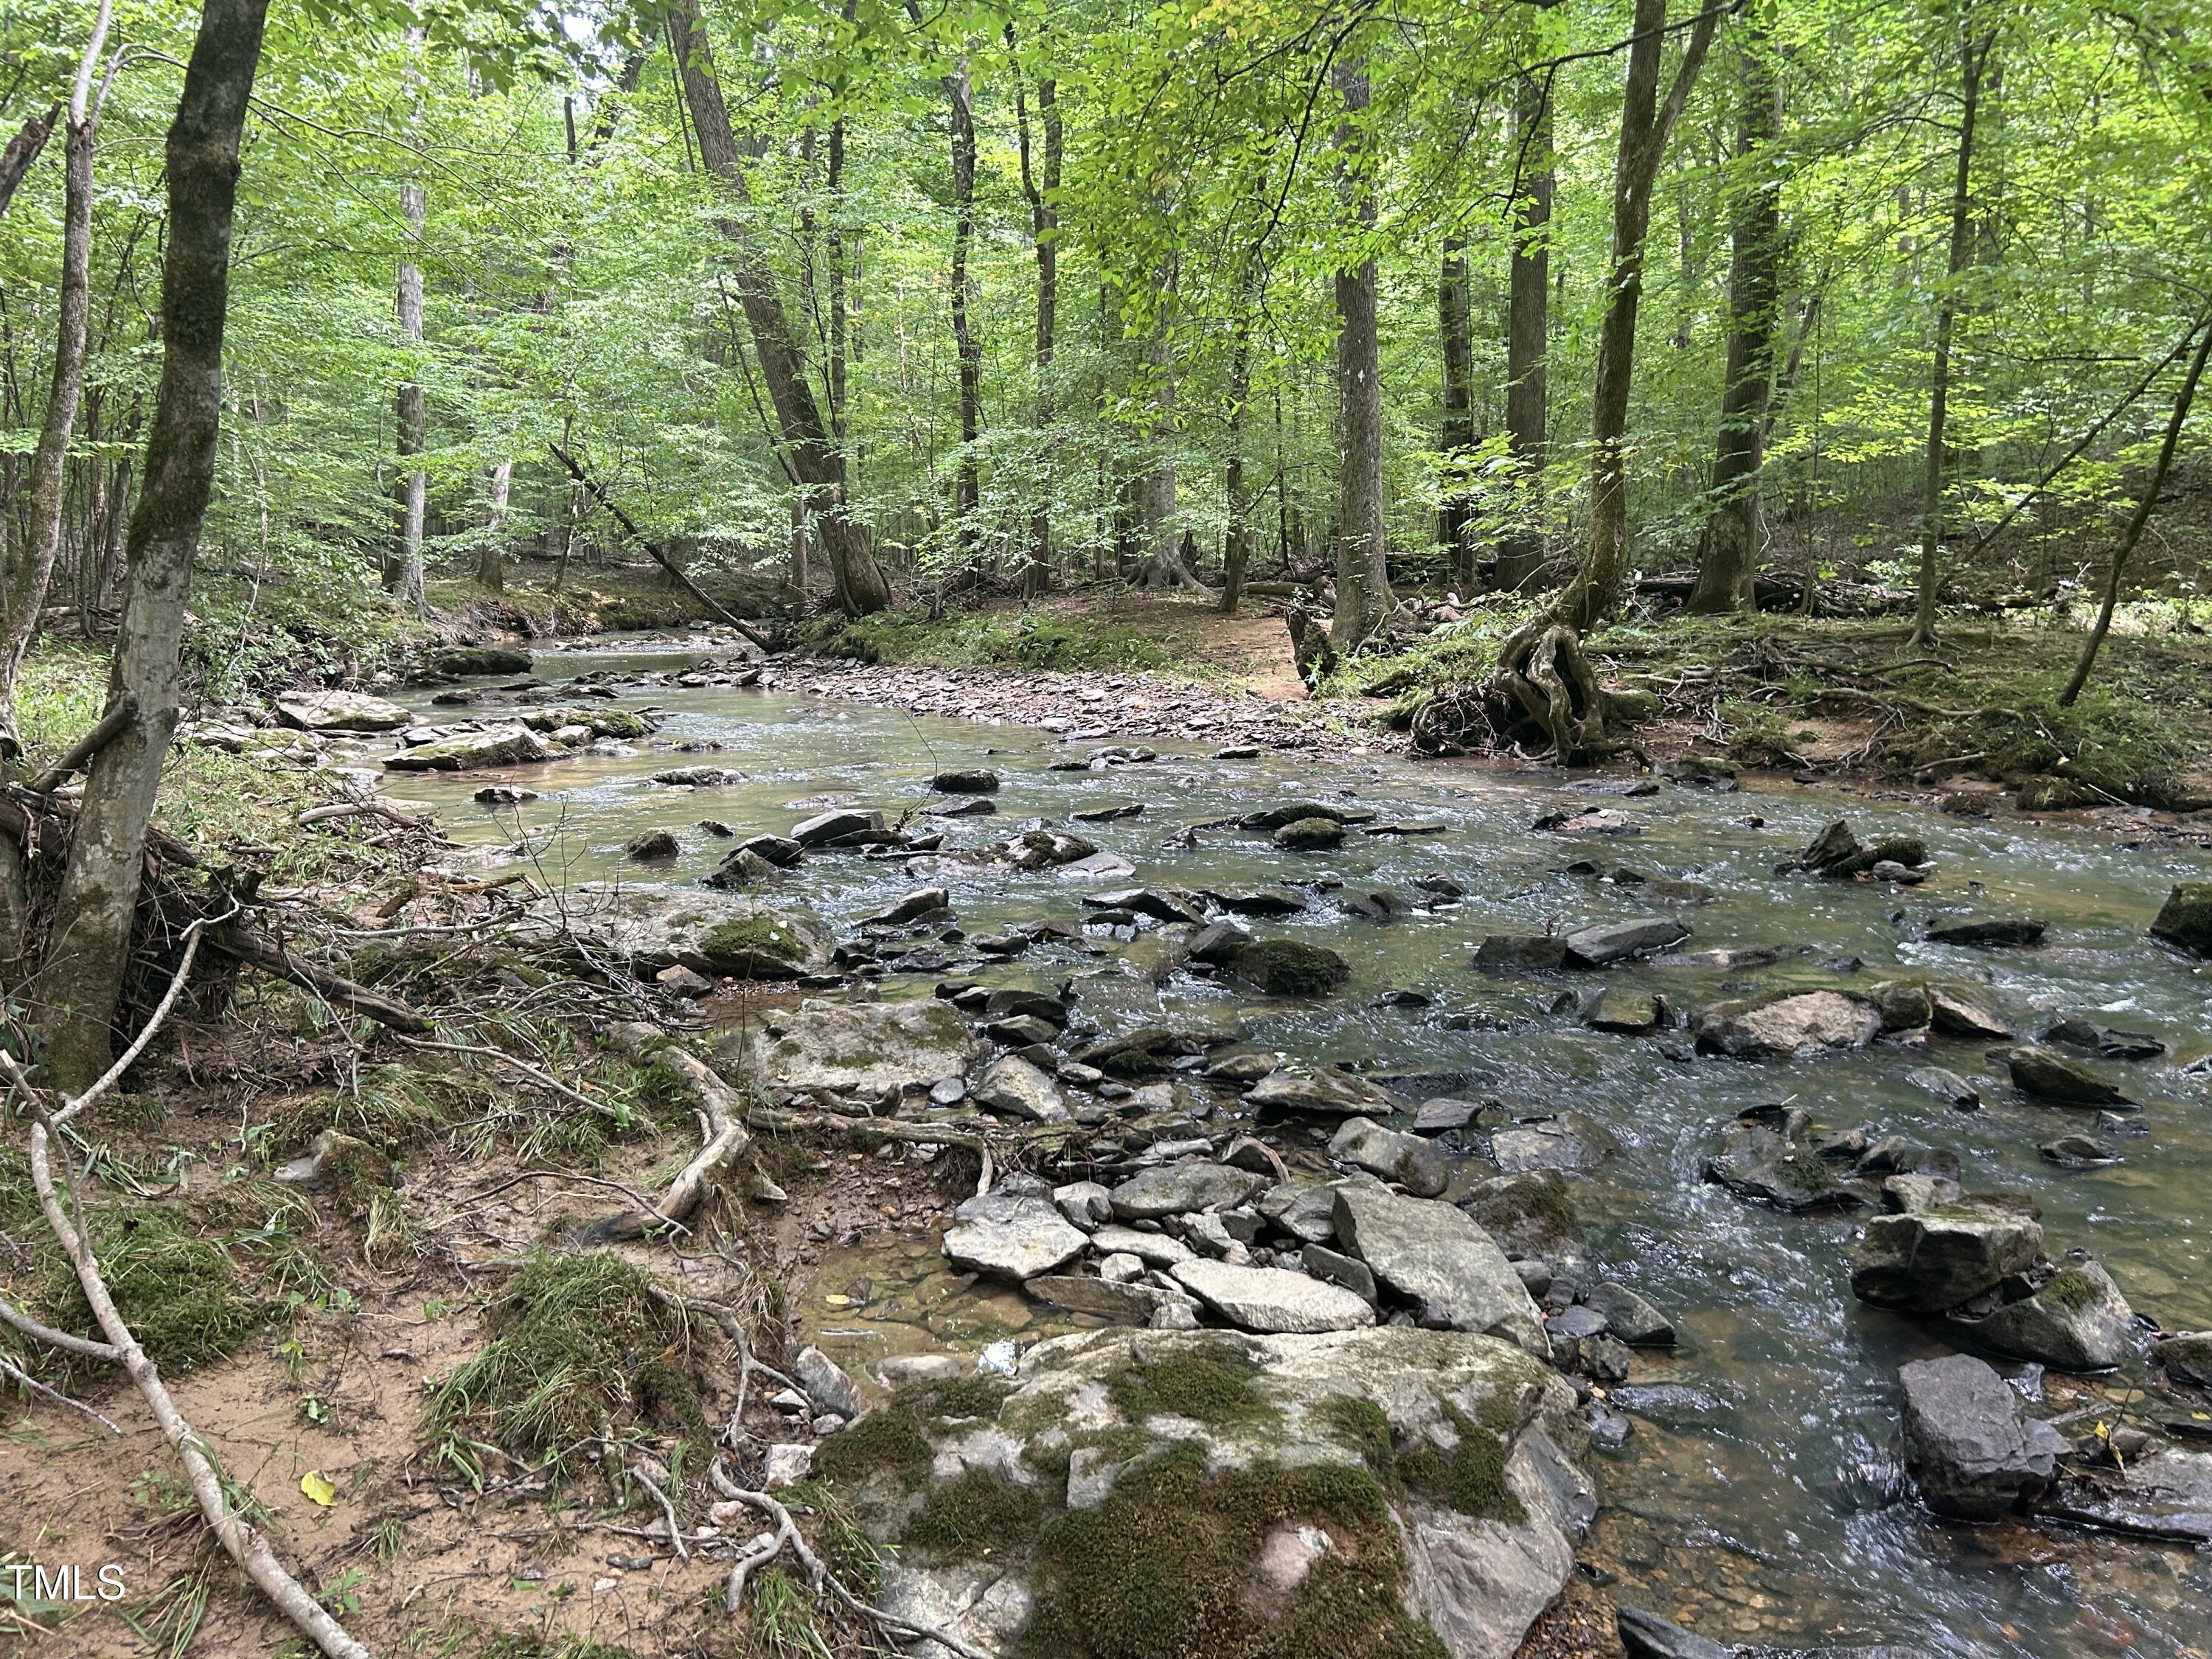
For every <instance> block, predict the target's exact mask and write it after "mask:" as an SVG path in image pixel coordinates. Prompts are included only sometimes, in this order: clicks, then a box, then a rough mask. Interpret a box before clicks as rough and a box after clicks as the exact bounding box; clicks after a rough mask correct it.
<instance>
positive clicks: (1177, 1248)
mask: <svg viewBox="0 0 2212 1659" xmlns="http://www.w3.org/2000/svg"><path fill="white" fill-rule="evenodd" d="M1091 1249H1094V1250H1099V1251H1103V1252H1105V1253H1106V1254H1109V1255H1133V1256H1135V1257H1136V1258H1137V1260H1138V1261H1141V1262H1143V1263H1144V1264H1145V1265H1146V1267H1174V1266H1175V1264H1176V1262H1178V1261H1189V1260H1190V1259H1191V1248H1190V1246H1189V1245H1188V1244H1186V1243H1183V1242H1182V1240H1181V1239H1179V1238H1170V1237H1168V1235H1167V1234H1165V1233H1145V1232H1139V1231H1137V1230H1136V1229H1135V1228H1134V1227H1123V1226H1121V1225H1116V1224H1113V1223H1109V1224H1108V1225H1105V1226H1103V1227H1101V1228H1099V1229H1098V1231H1097V1232H1095V1233H1093V1234H1091Z"/></svg>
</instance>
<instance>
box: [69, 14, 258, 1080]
mask: <svg viewBox="0 0 2212 1659" xmlns="http://www.w3.org/2000/svg"><path fill="white" fill-rule="evenodd" d="M267 8H268V0H205V4H204V9H203V10H202V12H201V14H200V24H199V33H198V35H197V38H196V39H195V40H194V41H193V44H192V55H191V62H190V64H188V65H187V66H186V68H185V82H184V91H183V94H182V96H181V97H180V98H179V101H178V104H177V113H176V118H175V119H174V120H173V122H172V123H171V124H170V126H169V136H168V144H167V163H168V195H169V222H168V246H167V254H166V256H165V258H164V260H163V264H162V273H161V388H160V390H159V392H157V393H156V394H155V405H154V423H153V429H152V432H151V434H150V435H149V438H148V441H147V446H146V481H145V485H144V487H143V489H142V490H141V491H140V493H139V497H138V506H137V511H136V512H135V513H132V514H131V532H130V538H129V574H128V577H127V579H126V584H125V595H124V602H123V620H122V624H121V629H120V632H119V635H118V639H117V641H116V646H115V658H114V666H113V669H112V672H111V674H110V677H109V683H108V690H109V696H110V698H111V700H112V701H113V702H121V701H122V700H124V699H126V698H127V699H129V700H130V702H131V703H132V704H133V705H135V707H134V708H133V712H132V714H131V717H130V719H129V720H128V721H127V722H126V723H125V726H124V728H123V731H122V732H121V733H120V735H118V737H116V738H113V739H112V741H110V742H109V743H108V744H107V745H106V747H105V748H103V749H101V750H100V752H99V753H98V754H97V755H96V756H94V758H93V761H92V763H91V768H90V770H89V772H88V775H87V776H86V779H85V784H84V797H83V802H82V805H81V806H80V808H79V810H78V814H77V823H76V835H75V837H74V839H73V841H72V843H71V846H70V857H69V864H68V866H67V868H66V869H65V871H64V874H63V878H62V886H61V892H60V895H59V897H58V901H57V904H56V909H55V920H54V929H53V943H52V945H51V946H50V947H49V950H48V959H47V962H46V967H45V970H44V973H43V975H41V979H40V987H39V988H40V1000H41V1005H42V1006H41V1016H42V1025H43V1030H44V1035H45V1038H46V1057H47V1063H48V1065H49V1066H50V1068H51V1076H52V1081H53V1082H55V1083H57V1084H58V1085H62V1086H64V1087H73V1086H82V1085H85V1084H87V1083H88V1082H89V1081H90V1080H91V1079H94V1078H96V1077H97V1076H98V1075H99V1074H100V1072H102V1071H103V1070H105V1069H106V1066H107V1064H108V1060H109V1056H110V1054H111V1052H112V1050H111V1048H110V1032H109V1026H110V1022H111V1021H112V1019H113V1018H114V1014H115V1008H116V1003H117V1000H118V997H119V995H120V993H121V989H122V984H123V975H124V970H125V966H126V964H127V963H128V962H129V959H130V952H131V917H132V914H133V912H134V911H135V910H136V909H137V902H138V889H139V881H140V875H141V871H142V868H143V862H144V859H145V853H146V831H147V826H148V824H149V822H150V821H151V819H152V817H153V811H154V797H155V791H156V790H157V788H158V787H160V784H161V766H162V763H163V761H164V760H165V759H166V757H167V754H168V750H169V739H170V737H171V736H172V734H173V732H175V730H176V724H177V658H178V652H179V647H180V646H181V644H182V642H183V638H184V628H185V597H186V594H187V592H189V590H190V587H191V574H192V564H193V561H194V559H195V557H196V556H197V553H198V550H199V538H200V526H201V523H202V521H203V520H204V518H205V517H206V513H207V503H208V495H209V492H210V488H211V487H212V485H213V483H214V479H215V462H216V440H217V437H218V435H219V434H220V431H221V426H222V332H223V321H224V317H225V314H226V313H227V310H228V291H229V290H228V285H229V265H230V234H231V212H232V205H233V203H234V199H235V197H236V193H237V189H238V150H239V135H240V131H241V129H242V128H243V127H244V125H245V123H246V98H247V95H248V94H249V93H250V92H251V91H252V86H253V76H254V70H255V69H256V67H257V66H258V64H259V61H260V57H261V33H262V26H263V23H264V21H265V17H266V13H267Z"/></svg>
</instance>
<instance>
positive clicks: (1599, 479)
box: [1553, 0, 1721, 629]
mask: <svg viewBox="0 0 2212 1659" xmlns="http://www.w3.org/2000/svg"><path fill="white" fill-rule="evenodd" d="M1720 19H1721V8H1719V7H1717V6H1711V7H1707V8H1706V9H1705V10H1703V11H1701V12H1699V15H1698V20H1697V22H1696V23H1695V24H1694V25H1693V26H1692V29H1691V32H1690V38H1689V40H1687V41H1686V43H1685V44H1684V46H1683V48H1682V57H1681V61H1680V63H1679V64H1676V66H1675V70H1674V82H1673V83H1672V84H1671V85H1670V86H1669V87H1668V91H1667V95H1666V98H1665V99H1664V100H1661V98H1660V96H1659V68H1660V62H1661V59H1662V56H1663V55H1664V53H1665V51H1666V46H1667V32H1666V31H1667V0H1636V24H1635V33H1634V36H1633V38H1632V40H1631V42H1630V45H1629V48H1628V79H1627V85H1626V88H1625V90H1624V93H1623V95H1622V98H1621V108H1620V151H1619V153H1618V155H1616V156H1615V158H1614V163H1613V250H1612V268H1611V270H1610V271H1609V272H1608V273H1607V279H1606V293H1607V300H1606V307H1605V315H1604V319H1603V320H1602V321H1601V323H1600V325H1599V327H1598V339H1597V374H1596V378H1595V384H1594V386H1593V387H1592V392H1591V398H1590V403H1591V415H1590V529H1589V546H1588V547H1587V548H1586V549H1585V550H1584V552H1583V563H1582V568H1581V569H1580V570H1579V571H1577V573H1576V575H1575V579H1574V580H1573V581H1572V582H1571V583H1569V584H1568V586H1567V588H1566V590H1565V592H1563V593H1561V594H1560V596H1559V600H1558V602H1557V604H1556V605H1555V606H1554V607H1553V610H1554V611H1555V613H1556V617H1557V620H1558V621H1559V622H1561V623H1565V624H1566V626H1568V627H1569V628H1571V629H1585V628H1588V627H1589V625H1590V624H1591V623H1594V622H1595V621H1597V620H1598V619H1599V618H1600V617H1603V616H1605V615H1607V613H1608V612H1610V611H1612V610H1613V607H1614V606H1615V605H1618V604H1620V593H1621V587H1622V585H1623V583H1624V581H1625V580H1626V576H1627V572H1628V456H1627V439H1628V392H1629V387H1630V386H1631V384H1632V380H1633V378H1634V374H1635V368H1636V313H1637V307H1638V304H1639V302H1640V301H1642V299H1643V295H1644V238H1645V234H1646V233H1647V232H1648V231H1649V230H1650V228H1651V187H1652V185H1653V184H1654V182H1655V181H1656V179H1657V178H1658V176H1659V164H1660V162H1661V161H1663V160H1664V159H1665V158H1666V155H1667V141H1668V138H1669V137H1672V136H1673V133H1674V124H1675V122H1676V121H1677V120H1679V119H1680V118H1681V114H1682V106H1683V105H1684V104H1686V103H1687V102H1688V101H1689V97H1690V88H1692V86H1694V85H1695V84H1696V83H1697V78H1698V71H1699V69H1700V68H1702V67H1703V66H1704V64H1705V53H1706V51H1707V50H1708V49H1709V48H1710V47H1711V45H1712V43H1713V31H1714V30H1715V29H1716V28H1717V27H1719V24H1720Z"/></svg>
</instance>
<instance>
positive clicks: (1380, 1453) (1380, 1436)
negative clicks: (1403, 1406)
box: [1320, 1394, 1396, 1475]
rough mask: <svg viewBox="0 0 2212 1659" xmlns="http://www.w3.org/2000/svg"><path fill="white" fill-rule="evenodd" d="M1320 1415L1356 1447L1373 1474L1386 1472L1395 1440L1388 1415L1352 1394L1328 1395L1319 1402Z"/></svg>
mask: <svg viewBox="0 0 2212 1659" xmlns="http://www.w3.org/2000/svg"><path fill="white" fill-rule="evenodd" d="M1320 1410H1321V1417H1322V1421H1323V1422H1324V1423H1327V1424H1328V1426H1329V1427H1330V1428H1331V1429H1332V1430H1334V1431H1335V1432H1336V1433H1337V1434H1338V1435H1339V1436H1340V1437H1342V1438H1344V1439H1345V1440H1347V1441H1349V1442H1350V1443H1352V1445H1353V1446H1355V1447H1356V1448H1358V1452H1359V1456H1360V1460H1361V1461H1362V1462H1364V1463H1365V1464H1366V1465H1367V1467H1368V1468H1370V1469H1372V1470H1373V1471H1374V1472H1375V1473H1376V1474H1380V1475H1387V1474H1389V1472H1390V1467H1391V1459H1392V1457H1393V1456H1394V1455H1395V1451H1396V1443H1395V1440H1394V1439H1393V1438H1392V1436H1391V1432H1390V1416H1389V1413H1387V1412H1385V1411H1384V1410H1383V1408H1382V1407H1380V1406H1378V1405H1376V1403H1375V1402H1374V1401H1371V1400H1361V1399H1358V1398H1357V1397H1355V1396H1353V1395H1348V1394H1340V1395H1331V1396H1330V1397H1329V1398H1328V1399H1327V1400H1325V1401H1322V1404H1321V1407H1320Z"/></svg>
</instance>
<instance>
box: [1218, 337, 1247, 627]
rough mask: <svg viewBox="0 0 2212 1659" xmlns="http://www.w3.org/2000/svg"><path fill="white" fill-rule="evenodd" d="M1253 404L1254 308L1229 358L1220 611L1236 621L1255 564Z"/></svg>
mask: <svg viewBox="0 0 2212 1659" xmlns="http://www.w3.org/2000/svg"><path fill="white" fill-rule="evenodd" d="M1251 403H1252V324H1251V307H1249V305H1247V307H1245V309H1244V313H1243V314H1242V315H1240V316H1239V317H1238V318H1237V343H1236V344H1235V345H1234V346H1233V347H1232V348H1231V350H1230V356H1229V465H1228V472H1227V476H1226V477H1224V478H1223V480H1222V487H1223V489H1224V491H1225V494H1226V495H1227V496H1228V501H1229V529H1228V532H1227V533H1226V534H1225V536H1224V537H1223V538H1222V543H1221V611H1222V614H1223V615H1224V616H1229V617H1233V616H1235V615H1236V614H1237V605H1238V603H1239V602H1240V601H1241V600H1242V599H1243V597H1244V574H1245V572H1246V570H1247V569H1248V568H1249V567H1250V565H1251V562H1252V487H1251V485H1250V484H1249V483H1247V482H1246V481H1245V477H1244V433H1245V429H1246V428H1247V426H1248V425H1249V420H1248V418H1247V416H1249V412H1250V408H1251Z"/></svg>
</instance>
